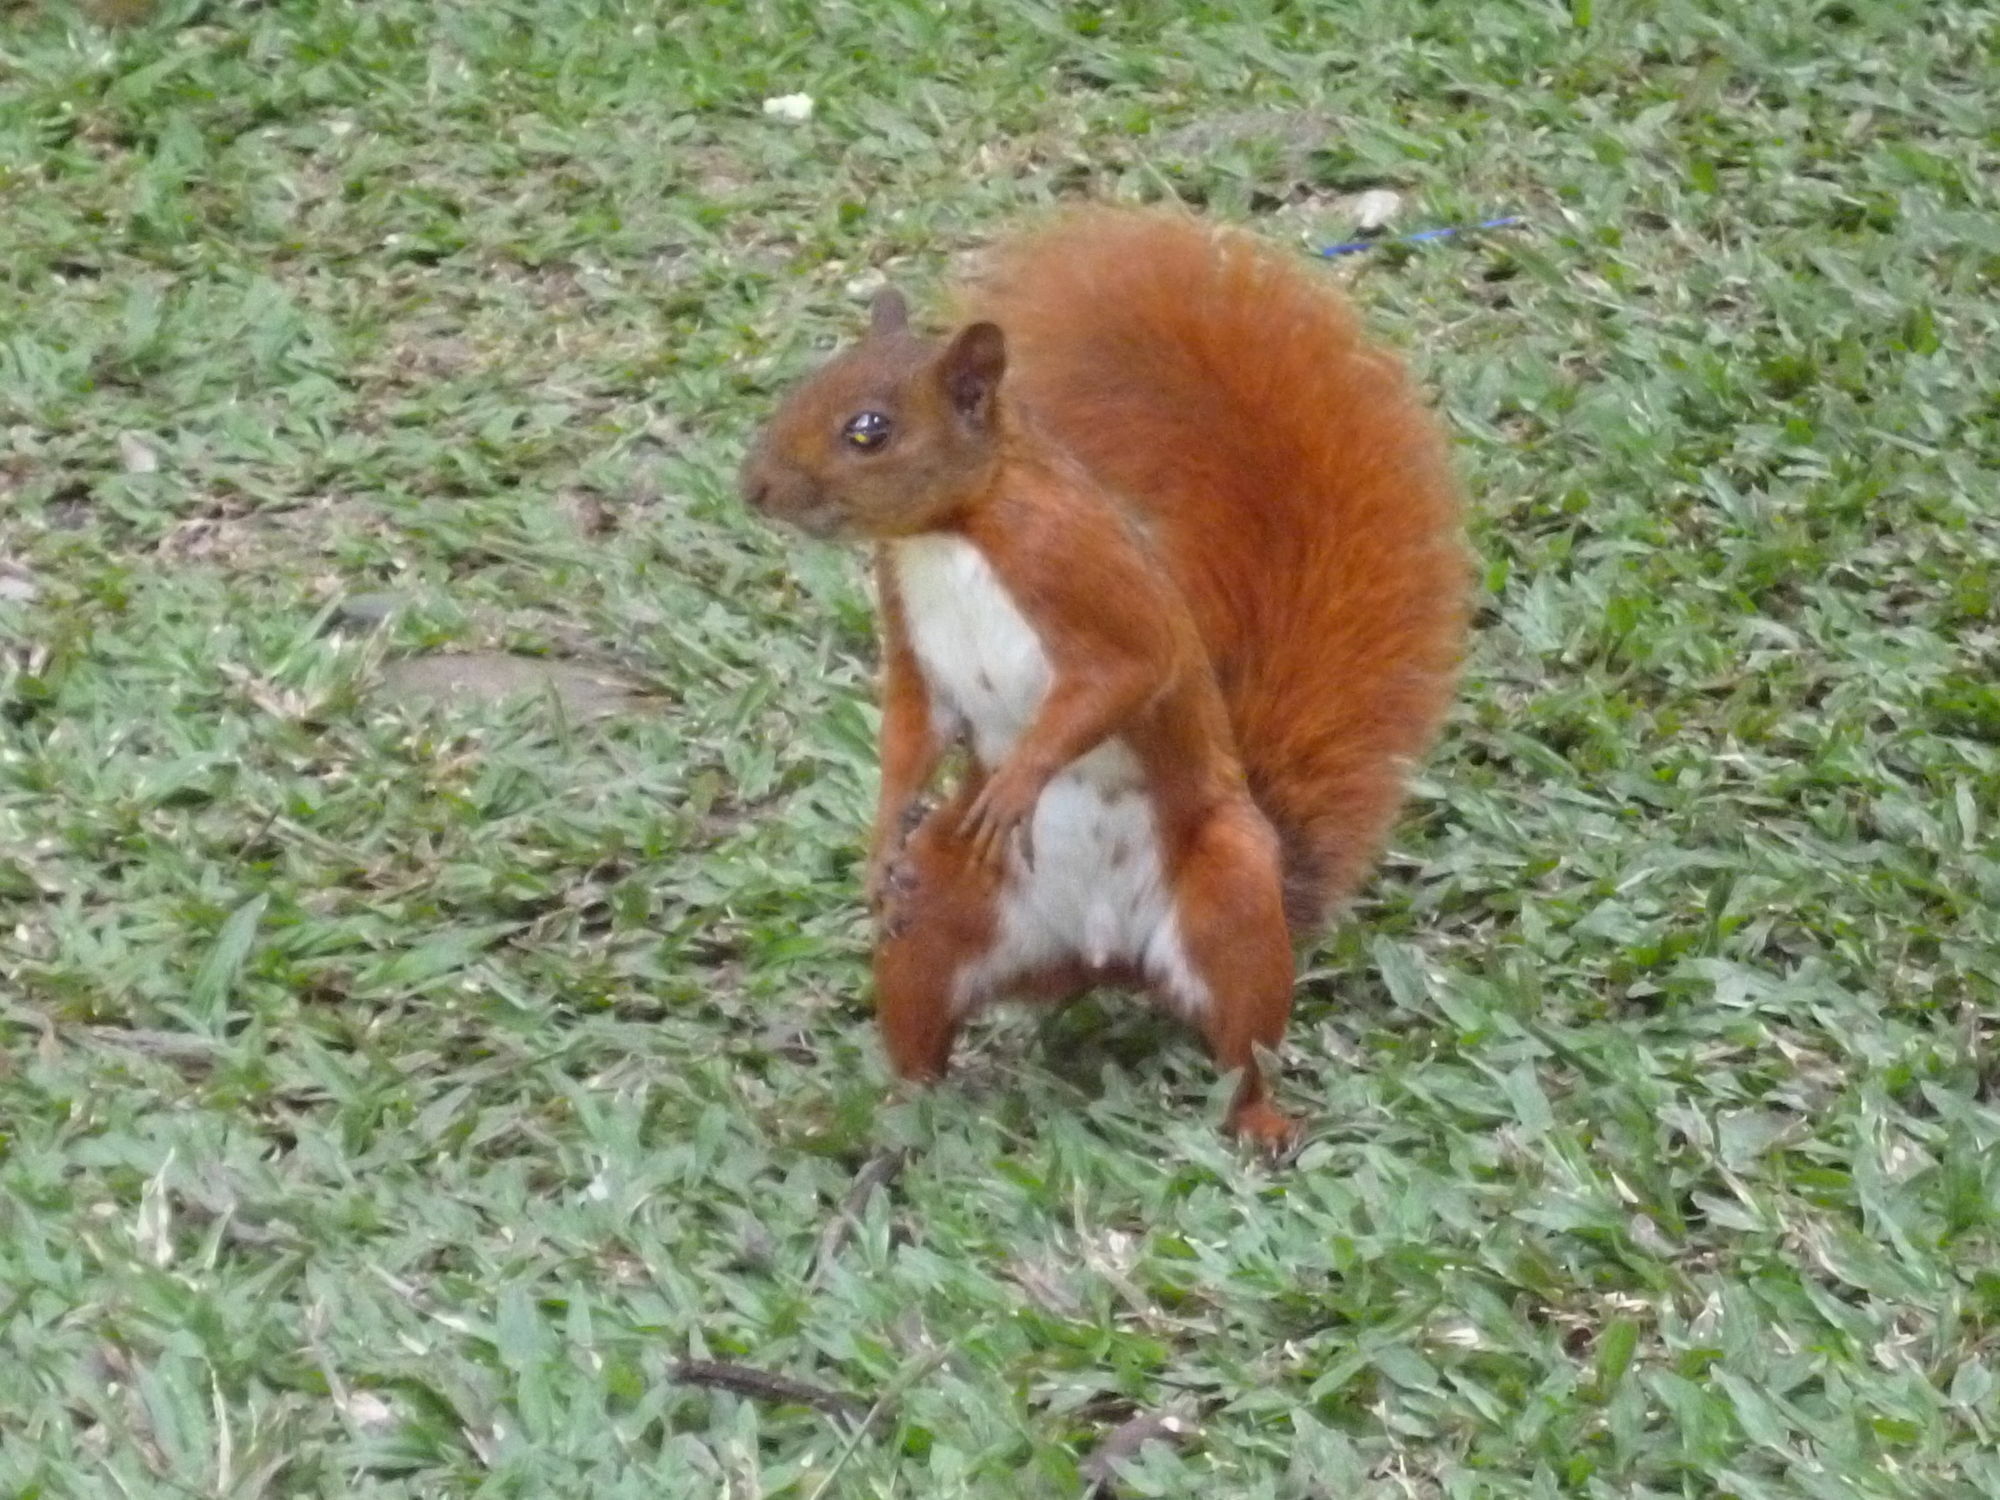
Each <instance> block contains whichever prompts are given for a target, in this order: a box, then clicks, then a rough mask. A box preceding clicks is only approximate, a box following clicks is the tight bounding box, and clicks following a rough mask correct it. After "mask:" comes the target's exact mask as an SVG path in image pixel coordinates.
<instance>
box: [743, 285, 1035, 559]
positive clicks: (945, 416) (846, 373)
mask: <svg viewBox="0 0 2000 1500" xmlns="http://www.w3.org/2000/svg"><path fill="white" fill-rule="evenodd" d="M1006 368H1007V342H1006V339H1005V338H1004V337H1003V336H1002V334H1001V332H1000V329H999V328H998V327H997V326H996V325H994V324H992V323H973V324H970V325H969V326H967V327H965V328H962V329H960V330H959V331H958V333H957V334H956V335H954V336H953V337H952V338H951V339H950V340H949V341H947V342H944V343H942V344H940V343H938V342H936V341H934V340H930V339H925V338H921V337H919V336H918V335H916V334H914V333H912V332H911V331H910V315H909V308H908V306H907V305H906V304H905V303H904V301H903V298H902V296H901V295H900V294H898V293H896V292H893V291H885V292H882V293H881V294H879V295H878V296H877V297H876V298H875V301H874V304H873V307H872V309H871V318H870V321H869V327H868V333H867V335H866V337H864V338H863V339H862V340H861V341H860V342H859V343H857V344H855V345H853V346H852V347H851V348H848V349H845V350H843V351H842V352H841V353H839V354H837V355H835V356H834V357H833V358H832V359H831V360H829V361H828V362H827V363H826V364H824V365H822V366H821V367H820V368H819V369H818V370H816V371H814V372H813V373H812V374H811V375H809V376H807V377H806V378H805V379H804V380H803V381H801V382H800V383H799V384H798V385H797V386H795V387H794V388H793V389H792V390H791V392H790V393H789V394H788V395H787V396H786V397H785V399H784V400H783V401H781V402H780V403H779V405H778V409H777V412H776V413H775V414H774V415H773V416H772V418H771V421H770V423H769V425H768V426H766V427H765V429H764V430H763V432H761V433H760V434H759V435H758V437H757V440H756V441H755V442H754V443H753V444H752V445H751V448H750V453H749V456H748V457H747V458H746V459H745V460H744V462H743V471H742V479H741V483H742V491H743V498H744V500H745V502H746V503H748V504H749V505H750V507H751V508H752V509H754V510H757V511H759V512H761V513H762V514H764V515H766V516H769V517H770V518H771V519H772V520H775V521H782V522H785V523H787V524H789V525H792V526H796V527H797V528H799V529H800V530H801V531H804V532H806V533H808V534H809V535H812V536H818V537H831V538H856V537H866V538H871V539H886V538H889V537H898V536H913V535H915V534H917V533H918V532H923V531H929V530H933V529H935V528H936V527H937V526H939V525H941V524H943V523H944V522H945V521H946V520H947V519H948V518H949V517H950V516H951V515H952V513H953V512H954V511H957V510H958V509H960V508H961V507H962V506H963V505H964V504H965V503H966V502H967V501H968V500H970V499H972V498H973V497H974V496H975V495H977V494H978V492H979V491H980V490H981V489H982V488H983V487H984V486H985V485H986V484H987V483H988V482H989V481H990V479H991V477H992V474H993V470H994V466H995V464H996V463H997V461H998V457H999V444H1000V427H1001V418H1000V402H999V394H1000V377H1001V375H1002V374H1004V373H1005V371H1006Z"/></svg>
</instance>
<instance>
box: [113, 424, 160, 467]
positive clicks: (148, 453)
mask: <svg viewBox="0 0 2000 1500" xmlns="http://www.w3.org/2000/svg"><path fill="white" fill-rule="evenodd" d="M118 462H119V463H121V464H123V465H124V466H125V472H126V473H127V474H157V473H158V472H159V469H160V455H159V454H157V453H155V452H154V451H153V449H152V447H151V445H150V444H148V443H147V442H146V440H145V439H144V438H142V437H140V436H139V434H138V433H136V432H121V433H119V434H118Z"/></svg>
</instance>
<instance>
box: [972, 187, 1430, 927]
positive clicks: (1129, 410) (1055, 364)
mask: <svg viewBox="0 0 2000 1500" xmlns="http://www.w3.org/2000/svg"><path fill="white" fill-rule="evenodd" d="M961 312H962V314H963V316H964V317H965V318H966V319H968V320H989V321H991V322H994V323H997V324H998V325H1000V327H1001V328H1002V329H1004V330H1005V331H1006V336H1007V341H1008V347H1009V351H1010V360H1009V369H1008V374H1007V380H1008V386H1009V389H1010V391H1011V392H1012V393H1013V398H1014V400H1015V402H1016V403H1017V406H1018V407H1019V408H1020V409H1022V410H1024V411H1025V413H1026V414H1027V416H1028V419H1029V420H1030V421H1031V422H1032V423H1033V424H1034V427H1035V429H1036V430H1038V431H1039V432H1040V433H1041V434H1044V435H1046V436H1047V437H1048V438H1049V439H1050V440H1051V441H1052V442H1053V443H1054V444H1055V445H1057V446H1059V447H1061V448H1063V449H1065V450H1067V451H1068V452H1069V453H1070V454H1071V455H1073V456H1074V457H1075V458H1076V459H1078V460H1079V461H1080V462H1081V463H1082V464H1083V465H1084V467H1085V468H1086V469H1088V470H1089V471H1090V473H1091V474H1092V476H1093V477H1094V478H1095V479H1096V480H1097V481H1098V482H1099V483H1100V484H1102V485H1103V486H1105V488H1107V489H1108V490H1110V491H1111V492H1112V493H1114V494H1115V495H1117V496H1119V497H1120V498H1121V499H1122V500H1123V501H1124V502H1125V503H1126V504H1127V505H1128V506H1130V507H1131V508H1132V510H1133V513H1134V514H1135V515H1136V516H1137V517H1138V519H1139V521H1140V524H1141V525H1142V528H1143V529H1144V530H1146V531H1147V532H1148V533H1149V534H1150V536H1151V538H1152V540H1153V543H1154V545H1155V546H1156V547H1157V548H1158V549H1159V552H1160V554H1161V556H1162V557H1163V558H1164V559H1165V563H1166V567H1167V569H1168V571H1169V573H1170V574H1171V575H1172V577H1173V579H1174V581H1175V583H1176V584H1177V585H1178V587H1179V588H1180V590H1181V591H1182V593H1183V595H1184V596H1185V598H1186V600H1187V603H1188V605H1189V608H1190V610H1191V612H1192V614H1193V616H1194V619H1195V623H1196V626H1197V628H1198V630H1199V632H1200V634H1201V637H1202V640H1203V642H1204V644H1205V645H1206V647H1207V650H1208V653H1209V658H1210V661H1211V663H1212V665H1213V667H1214V670H1215V674H1216V678H1217V681H1218V682H1219V684H1220V686H1221V689H1222V694H1223V697H1224V700H1225V702H1226V704H1227V708H1228V713H1229V718H1230V722H1231V726H1232V729H1233V731H1234V737H1235V740H1236V747H1237V753H1238V755H1239V756H1240V757H1241V760H1242V762H1243V765H1244V768H1245V771H1246V774H1247V776H1248V779H1249V783H1250V791H1251V795H1252V797H1253V798H1254V800H1255V801H1256V803H1257V805H1258V806H1259V807H1260V808H1261V809H1262V811H1263V812H1264V814H1265V816H1266V817H1267V818H1269V819H1270V821H1271V823H1272V824H1273V826H1274V827H1275V828H1276V829H1277V832H1278V835H1279V839H1280V842H1281V845H1282V849H1283V858H1284V873H1285V910H1286V916H1287V920H1288V921H1289V923H1290V925H1291V927H1292V929H1293V931H1294V933H1295V934H1298V935H1301V936H1302V935H1304V934H1305V932H1307V931H1309V930H1310V929H1311V928H1312V927H1314V926H1315V925H1317V924H1318V923H1319V922H1320V921H1322V920H1324V919H1325V917H1326V916H1327V914H1328V912H1329V910H1330V909H1331V908H1333V907H1335V906H1337V905H1338V904H1340V903H1342V902H1345V901H1346V900H1347V899H1348V898H1349V897H1350V896H1352V895H1353V893H1354V891H1355V889H1356V887H1357V886H1358V885H1359V884H1360V882H1361V880H1362V879H1363V877H1364V876H1365V875H1366V874H1367V871H1368V869H1369V867H1370V865H1371V864H1372V863H1373V862H1374V860H1375V858H1376V857H1377V855H1378V854H1379V853H1380V851H1381V848H1382V846H1383V844H1384V842H1385V841H1386V839H1387V837H1388V833H1389V828H1390V825H1391V823H1392V821H1393V819H1394V817H1395V814H1396V811H1397V808H1398V806H1399V804H1400V803H1401V800H1402V795H1403V784H1404V778H1405V776H1406V775H1407V772H1408V770H1409V767H1410V765H1411V763H1412V762H1413V761H1415V760H1416V759H1417V758H1418V757H1419V756H1421V755H1422V754H1423V753H1424V751H1425V750H1426V749H1427V748H1428V747H1429V745H1430V742H1431V740H1432V739H1433V737H1434V736H1435V735H1436V733H1437V730H1438V727H1439V725H1440V723H1441V722H1442V720H1443V718H1444V715H1445V712H1446V709H1447V706H1448V704H1449V700H1450V696H1451V691H1452V687H1453V681H1454V677H1455V673H1456V665H1457V658H1458V654H1459V650H1460V646H1461V642H1462V639H1463V635H1464V630H1465V611H1466V605H1465V595H1466V583H1467V562H1466V556H1465V553H1464V551H1463V549H1462V544H1461V539H1460V506H1459V499H1458V491H1457V487H1456V484H1455V482H1454V480H1453V477H1452V474H1451V470H1450V466H1449V463H1448V458H1447V452H1446V445H1445V441H1444V438H1443V436H1442V434H1441V432H1440V430H1439V427H1438V425H1437V424H1436V422H1434V420H1433V419H1432V417H1431V416H1430V414H1429V412H1428V411H1427V410H1426V409H1425V407H1424V406H1423V404H1422V403H1421V401H1420V400H1419V398H1418V396H1417V395H1416V393H1415V391H1414V390H1413V388H1412V386H1411V384H1410V382H1409V380H1408V379H1407V377H1406V376H1405V374H1404V373H1403V370H1402V367H1401V365H1400V363H1399V362H1398V361H1396V360H1395V359H1393V358H1391V357H1390V356H1388V355H1386V354H1384V353H1383V352H1381V351H1380V350H1378V349H1376V348H1374V347H1372V346H1371V345H1370V344H1369V343H1368V342H1367V341H1366V339H1365V337H1364V335H1363V333H1362V330H1361V328H1360V325H1359V323H1358V321H1357V319H1356V318H1355V316H1354V314H1353V313H1352V312H1351V311H1350V309H1349V307H1348V306H1347V304H1346V302H1345V300H1344V299H1343V298H1342V297H1340V296H1339V294H1337V293H1336V292H1335V291H1334V290H1333V289H1332V288H1331V287H1330V286H1329V285H1328V284H1327V281H1326V279H1325V277H1324V275H1323V274H1320V273H1316V272H1315V271H1314V270H1313V269H1312V268H1311V267H1310V266H1309V265H1308V264H1307V263H1305V262H1303V261H1300V260H1298V259H1297V258H1296V257H1294V256H1292V255H1288V254H1285V253H1284V252H1281V251H1279V250H1276V249H1273V248H1270V247H1267V246H1265V245H1263V244H1261V243H1260V242H1258V241H1256V240H1254V239H1252V238H1251V237H1250V236H1248V235H1246V234H1242V233H1239V232H1234V231H1227V230H1224V231H1217V230H1216V229H1214V228H1211V227H1208V226H1205V225H1202V224H1200V223H1198V222H1196V221H1195V220H1193V219H1192V218H1189V217H1186V216H1184V215H1181V214H1177V213H1170V212H1159V211H1133V210H1118V209H1091V210H1085V211H1082V212H1077V213H1072V214H1070V215H1068V216H1066V217H1064V218H1062V219H1060V220H1058V221H1056V222H1055V223H1054V224H1052V225H1051V226H1049V227H1046V228H1044V229H1042V230H1040V231H1039V232H1035V233H1031V234H1029V235H1027V236H1024V237H1022V238H1020V239H1017V240H1014V241H1012V242H1009V243H1007V244H1004V245H1002V246H1000V247H999V248H998V249H997V250H995V251H993V252H991V256H990V259H989V261H988V263H987V266H986V268H985V270H984V273H983V274H982V276H981V277H980V278H979V280H978V281H977V282H976V283H974V284H973V285H972V286H970V287H969V288H967V289H966V290H965V292H964V293H963V294H962V306H961Z"/></svg>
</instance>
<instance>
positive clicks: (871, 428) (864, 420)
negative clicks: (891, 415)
mask: <svg viewBox="0 0 2000 1500" xmlns="http://www.w3.org/2000/svg"><path fill="white" fill-rule="evenodd" d="M892 427H893V424H892V423H891V422H890V421H889V419H888V418H887V417H885V416H883V415H882V413H880V412H879V411H864V412H862V413H861V414H860V415H859V416H855V417H849V418H848V419H847V425H846V426H845V427H843V428H841V429H840V435H841V436H842V437H844V438H846V439H847V441H848V443H849V444H850V445H851V446H853V447H856V448H862V449H875V448H879V447H881V446H882V445H883V444H884V443H886V442H888V441H889V433H890V431H891V429H892Z"/></svg>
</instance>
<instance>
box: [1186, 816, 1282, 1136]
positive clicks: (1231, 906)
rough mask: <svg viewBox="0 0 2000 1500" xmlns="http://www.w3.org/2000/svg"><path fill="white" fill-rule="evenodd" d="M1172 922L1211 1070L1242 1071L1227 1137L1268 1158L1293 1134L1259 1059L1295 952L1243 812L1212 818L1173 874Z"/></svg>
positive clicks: (1269, 849) (1266, 844) (1270, 1046)
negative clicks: (1191, 985) (1250, 1144)
mask: <svg viewBox="0 0 2000 1500" xmlns="http://www.w3.org/2000/svg"><path fill="white" fill-rule="evenodd" d="M1174 908H1175V919H1176V922H1177V924H1178V927H1179V934H1178V935H1179V939H1180V946H1181V949H1182V952H1183V954H1184V956H1185V960H1186V965H1187V969H1188V971H1189V974H1190V976H1191V977H1192V978H1193V980H1194V981H1195V982H1196V983H1197V984H1198V985H1199V987H1200V993H1199V995H1198V997H1197V998H1196V1002H1195V1003H1194V1004H1193V1005H1191V1006H1189V1007H1188V1008H1189V1010H1190V1011H1191V1013H1192V1015H1193V1018H1194V1020H1195V1021H1196V1023H1197V1024H1198V1025H1199V1026H1200V1027H1201V1030H1202V1033H1203V1035H1204V1036H1205V1037H1206V1038H1207V1041H1208V1046H1209V1051H1210V1052H1211V1053H1213V1054H1214V1057H1215V1061H1216V1064H1217V1066H1219V1067H1221V1068H1223V1069H1224V1070H1240V1074H1241V1081H1240V1082H1239V1083H1238V1085H1237V1090H1236V1098H1235V1100H1234V1102H1233V1103H1232V1104H1231V1105H1230V1108H1229V1117H1228V1120H1227V1122H1226V1123H1227V1128H1228V1130H1229V1131H1230V1133H1231V1134H1233V1135H1236V1136H1239V1137H1241V1138H1244V1139H1247V1140H1250V1141H1253V1142H1255V1143H1256V1144H1258V1145H1260V1146H1262V1147H1264V1148H1265V1149H1267V1150H1273V1151H1276V1150H1280V1149H1282V1148H1284V1147H1286V1146H1288V1145H1290V1144H1291V1142H1292V1141H1293V1139H1294V1137H1295V1136H1296V1133H1297V1130H1296V1126H1295V1125H1294V1123H1293V1122H1292V1120H1291V1119H1289V1118H1288V1117H1287V1116H1286V1115H1285V1114H1284V1112H1283V1111H1282V1110H1280V1109H1279V1108H1278V1107H1277V1105H1275V1104H1274V1103H1272V1101H1271V1096H1270V1087H1269V1083H1268V1081H1267V1080H1266V1079H1265V1077H1264V1075H1263V1071H1262V1069H1261V1068H1260V1067H1259V1066H1258V1062H1257V1049H1258V1048H1260V1047H1262V1048H1264V1049H1266V1050H1270V1051H1275V1050H1276V1049H1277V1047H1278V1046H1279V1044H1280V1043H1282V1042H1283V1040H1284V1035H1285V1026H1286V1023H1287V1022H1288V1021H1289V1020H1290V1019H1291V1011H1292V983H1293V974H1292V944H1291V932H1290V929H1289V928H1288V927H1287V925H1286V920H1285V902H1284V886H1283V879H1282V875H1281V873H1280V861H1279V852H1278V846H1277V840H1276V839H1275V838H1274V837H1273V835H1272V833H1271V831H1270V827H1269V825H1268V824H1266V823H1265V822H1264V820H1263V819H1262V818H1261V817H1260V816H1258V815H1257V813H1256V812H1255V811H1254V810H1252V809H1250V808H1248V807H1245V808H1241V809H1231V810H1228V811H1224V812H1221V813H1217V814H1216V815H1214V816H1213V817H1212V818H1211V819H1210V820H1209V822H1208V824H1207V826H1206V827H1204V828H1203V829H1202V830H1201V831H1200V833H1199V834H1198V835H1197V836H1196V838H1195V839H1194V841H1193V844H1192V845H1191V847H1190V849H1189V851H1188V853H1187V855H1186V856H1185V857H1184V859H1183V860H1182V862H1181V866H1180V868H1179V869H1178V870H1177V871H1176V872H1175V879H1174Z"/></svg>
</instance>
